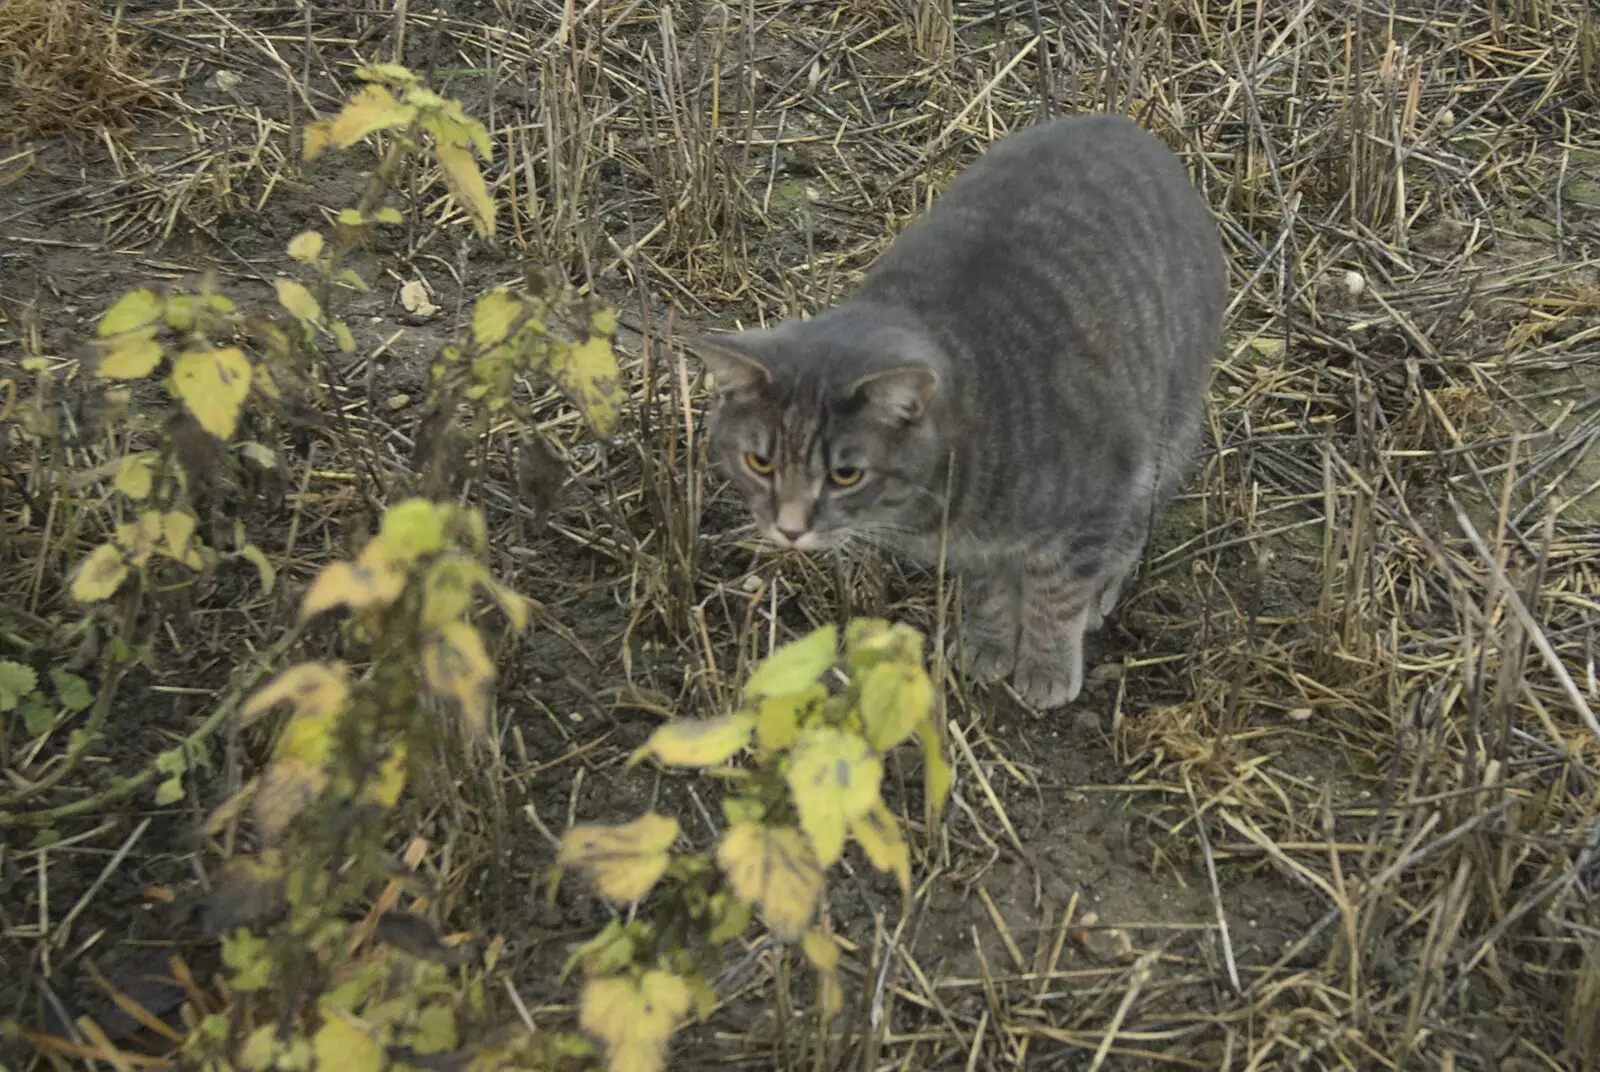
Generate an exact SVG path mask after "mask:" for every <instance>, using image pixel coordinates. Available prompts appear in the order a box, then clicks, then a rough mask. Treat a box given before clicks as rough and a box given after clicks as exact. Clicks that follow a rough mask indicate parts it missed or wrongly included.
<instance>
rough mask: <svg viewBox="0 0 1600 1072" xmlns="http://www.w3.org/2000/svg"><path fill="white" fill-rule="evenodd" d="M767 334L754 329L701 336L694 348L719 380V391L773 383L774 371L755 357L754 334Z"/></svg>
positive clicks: (753, 387) (757, 386)
mask: <svg viewBox="0 0 1600 1072" xmlns="http://www.w3.org/2000/svg"><path fill="white" fill-rule="evenodd" d="M761 334H764V333H762V332H755V331H740V332H730V333H728V334H724V335H702V336H700V337H699V338H698V339H696V340H695V341H694V343H693V344H692V345H691V349H693V350H694V351H695V353H697V354H699V355H700V360H701V362H703V363H704V364H705V366H706V370H707V371H708V372H710V373H711V377H712V379H714V380H715V381H716V389H717V393H718V394H724V395H725V394H733V393H743V392H746V391H753V390H757V389H759V388H762V387H765V386H767V385H768V384H770V383H771V382H772V370H771V369H769V368H767V366H766V365H765V364H763V363H762V361H761V359H760V358H759V357H758V356H756V355H757V350H758V347H757V346H755V345H753V344H754V343H755V342H756V341H757V340H756V339H755V338H753V337H752V336H757V335H761Z"/></svg>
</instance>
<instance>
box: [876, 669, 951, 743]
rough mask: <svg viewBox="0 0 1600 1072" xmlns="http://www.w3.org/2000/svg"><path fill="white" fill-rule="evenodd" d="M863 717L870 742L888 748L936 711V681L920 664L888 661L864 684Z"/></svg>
mask: <svg viewBox="0 0 1600 1072" xmlns="http://www.w3.org/2000/svg"><path fill="white" fill-rule="evenodd" d="M860 704H861V721H862V724H863V726H864V727H865V729H866V734H867V743H868V744H870V745H872V747H873V749H874V750H876V751H877V752H879V753H883V752H887V751H889V749H891V748H893V747H894V746H895V745H897V744H899V743H900V742H901V741H903V740H905V739H906V738H907V737H909V736H911V734H912V732H913V731H914V730H915V729H916V728H917V726H918V725H920V724H921V722H922V720H923V719H925V718H927V717H928V716H929V715H930V714H932V712H933V681H932V680H930V679H929V677H928V672H927V671H926V670H924V669H923V668H922V667H921V666H919V665H916V664H907V663H898V662H889V661H884V662H881V663H879V664H878V665H877V666H874V667H873V668H872V669H871V670H869V671H868V672H867V680H866V681H865V682H863V683H862V685H861V700H860Z"/></svg>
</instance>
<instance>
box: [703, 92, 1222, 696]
mask: <svg viewBox="0 0 1600 1072" xmlns="http://www.w3.org/2000/svg"><path fill="white" fill-rule="evenodd" d="M1226 301H1227V275H1226V266H1225V264H1224V261H1223V253H1222V248H1221V242H1220V240H1219V237H1218V232H1217V227H1216V224H1215V222H1214V221H1213V219H1212V217H1211V214H1210V212H1209V211H1208V209H1207V207H1206V204H1205V203H1204V201H1203V200H1202V199H1201V197H1200V196H1199V195H1198V194H1197V193H1196V191H1195V189H1194V187H1193V186H1192V185H1190V182H1189V179H1188V176H1187V174H1186V173H1185V171H1184V169H1183V166H1182V164H1181V163H1180V162H1179V160H1178V159H1177V157H1176V156H1174V155H1173V154H1172V153H1171V152H1170V151H1169V150H1168V149H1167V148H1166V147H1165V146H1164V145H1163V144H1162V143H1161V142H1160V141H1159V140H1157V139H1156V138H1155V137H1154V136H1153V135H1151V134H1148V133H1146V132H1145V131H1144V130H1142V129H1140V127H1139V126H1138V125H1136V124H1135V123H1134V122H1132V121H1131V120H1129V119H1125V118H1122V117H1120V116H1111V115H1096V116H1080V117H1074V118H1069V119H1061V120H1056V121H1054V122H1049V123H1044V124H1041V125H1038V126H1034V127H1031V128H1028V129H1026V130H1024V131H1022V132H1020V133H1017V134H1013V135H1011V136H1009V137H1006V138H1004V139H1001V140H1000V141H998V142H996V143H994V144H993V145H991V146H990V147H989V149H988V150H987V152H986V153H985V154H984V155H983V157H982V158H981V159H979V160H978V162H977V163H975V164H974V165H972V167H970V168H969V169H967V170H966V171H965V172H964V173H963V174H961V175H960V176H959V177H958V178H957V179H956V180H955V181H954V182H953V183H951V184H950V186H949V188H948V189H947V190H946V191H945V192H944V194H943V195H942V196H941V197H940V198H939V199H938V200H937V201H936V203H935V205H934V207H933V209H932V211H930V212H929V213H928V214H927V215H926V216H925V217H924V218H922V219H920V220H918V221H917V222H916V223H914V224H912V225H911V226H910V227H909V228H907V229H906V231H905V232H904V233H903V234H902V235H901V236H900V237H899V239H898V240H897V241H896V242H895V243H894V244H893V245H892V246H891V247H890V248H889V249H888V251H887V252H885V253H884V254H883V256H882V257H880V258H879V259H878V261H877V262H876V263H875V264H874V265H873V266H872V268H871V270H870V271H869V272H868V273H867V274H866V277H865V279H864V280H863V282H862V284H861V286H860V288H859V290H858V291H857V292H856V294H855V295H854V296H852V297H851V298H849V299H848V300H846V301H844V302H843V303H841V304H839V305H838V306H836V307H835V308H832V309H829V310H828V311H826V312H824V313H821V314H820V315H818V316H816V317H814V318H812V319H810V320H805V321H787V322H784V323H782V324H780V325H778V326H777V327H775V328H773V329H771V330H753V331H744V332H738V333H730V334H718V335H713V336H710V337H708V338H703V339H701V340H699V341H698V343H697V344H696V349H697V350H698V351H699V353H700V355H701V357H702V358H703V360H704V361H705V363H706V365H707V367H708V368H709V369H710V371H711V372H712V374H713V375H714V377H715V379H716V387H717V391H718V398H717V401H716V403H715V405H714V407H713V412H712V417H711V431H710V442H711V452H712V455H713V457H714V458H715V459H716V461H717V462H718V464H720V465H721V466H722V468H723V469H724V471H725V472H727V473H728V475H729V476H730V477H731V478H732V480H733V481H734V483H735V484H736V485H737V487H738V488H739V489H740V490H741V491H742V493H743V494H744V496H745V498H746V499H747V500H748V503H749V506H750V509H751V511H752V513H753V514H754V515H755V519H756V521H757V522H758V523H759V525H760V527H761V528H762V530H763V531H764V532H765V534H766V535H767V536H768V538H770V539H771V540H772V541H773V542H775V543H777V544H778V545H780V546H784V547H793V548H799V549H801V550H811V549H817V548H829V547H835V546H838V545H840V544H841V543H843V542H845V541H847V540H850V539H852V538H865V539H870V540H873V541H876V542H879V543H882V544H886V545H888V546H889V547H890V548H892V549H894V550H897V551H899V552H901V553H904V554H908V555H910V556H912V557H914V558H918V559H921V560H922V561H923V562H925V563H934V562H937V560H938V559H937V556H938V554H939V549H940V543H941V541H940V531H941V527H942V526H943V525H944V524H945V523H946V522H948V529H947V530H946V543H945V548H946V554H947V560H948V562H949V563H950V565H951V566H952V567H953V568H954V569H957V570H959V571H960V573H961V574H962V578H963V579H962V589H963V592H964V598H965V604H964V607H963V611H962V618H963V647H964V649H965V653H966V655H967V658H968V670H969V672H970V673H971V674H972V675H973V676H975V677H978V678H980V679H982V680H989V681H994V680H999V679H1003V678H1007V677H1009V678H1010V680H1011V682H1012V684H1013V686H1014V687H1015V689H1016V690H1017V693H1018V695H1020V696H1021V697H1022V699H1023V700H1024V701H1026V702H1027V703H1029V704H1031V705H1032V706H1034V707H1036V708H1039V709H1048V708H1052V707H1058V706H1060V705H1062V704H1065V703H1069V702H1071V701H1072V700H1074V699H1076V698H1077V696H1078V693H1079V690H1080V689H1081V688H1082V685H1083V638H1084V634H1085V632H1086V631H1088V630H1091V629H1097V628H1099V626H1100V624H1101V621H1102V619H1103V618H1104V617H1105V616H1106V615H1108V614H1109V613H1110V612H1111V609H1112V607H1113V606H1115V604H1116V602H1117V600H1118V599H1119V598H1120V597H1121V595H1122V591H1123V588H1124V587H1125V586H1126V584H1127V582H1128V580H1129V578H1130V577H1131V576H1132V574H1133V572H1134V571H1135V569H1136V568H1137V566H1138V563H1139V560H1140V558H1141V555H1142V551H1143V547H1144V543H1145V538H1146V535H1147V532H1148V526H1149V522H1150V520H1151V518H1152V517H1153V516H1154V514H1155V512H1156V510H1157V509H1159V507H1160V506H1161V505H1162V504H1163V503H1164V502H1165V501H1166V500H1167V498H1168V496H1170V495H1171V493H1172V492H1173V491H1174V490H1175V488H1176V486H1177V484H1178V483H1179V481H1180V480H1181V478H1182V477H1183V476H1184V474H1185V473H1186V471H1187V470H1188V469H1189V465H1190V461H1191V458H1192V457H1193V455H1194V453H1195V449H1196V447H1197V446H1198V442H1199V430H1200V424H1201V418H1202V415H1203V412H1204V401H1203V399H1204V392H1205V387H1206V384H1207V381H1208V380H1209V377H1210V371H1211V362H1212V359H1213V357H1214V355H1215V353H1216V351H1217V350H1218V348H1219V342H1220V336H1221V330H1222V317H1223V310H1224V306H1225V304H1226Z"/></svg>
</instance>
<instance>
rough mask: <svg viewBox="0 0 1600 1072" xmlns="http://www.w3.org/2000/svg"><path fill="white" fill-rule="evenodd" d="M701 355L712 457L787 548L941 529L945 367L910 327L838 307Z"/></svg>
mask: <svg viewBox="0 0 1600 1072" xmlns="http://www.w3.org/2000/svg"><path fill="white" fill-rule="evenodd" d="M695 349H696V350H697V351H698V352H699V354H700V356H701V359H702V360H703V361H704V362H705V364H706V367H707V368H708V369H709V370H710V371H711V374H712V376H713V377H714V378H715V380H716V391H717V399H716V402H715V405H714V407H713V409H712V415H711V424H710V429H711V430H710V437H711V455H712V460H713V461H714V462H716V463H717V464H718V465H719V466H721V468H722V470H723V471H724V472H725V473H727V475H728V476H729V478H730V479H731V480H732V481H733V483H734V485H735V486H736V487H737V488H738V489H739V491H740V492H741V493H742V494H743V495H744V498H745V502H746V504H747V505H748V506H749V508H750V512H751V514H752V515H753V516H754V519H755V521H756V524H757V526H758V527H759V528H760V530H761V532H762V534H763V535H764V536H765V537H766V538H767V539H769V540H771V541H772V542H773V543H775V544H777V545H778V546H780V547H794V548H798V549H800V550H807V551H808V550H813V549H817V548H826V547H835V546H838V545H840V544H842V543H844V542H845V541H847V540H848V539H850V538H851V537H856V536H865V537H879V538H892V536H893V535H894V534H895V533H896V532H904V531H906V530H907V529H917V530H923V529H926V528H927V527H928V524H929V519H930V517H931V518H932V519H933V524H935V525H936V524H937V519H938V516H939V510H938V506H937V504H938V502H939V499H940V496H941V495H942V494H943V490H944V489H943V484H942V478H941V476H940V474H941V473H942V471H943V470H942V468H941V466H942V463H943V461H944V445H943V444H942V442H941V437H940V435H939V430H938V427H937V417H938V411H939V408H940V406H939V403H940V390H941V385H942V383H943V382H944V379H945V377H944V375H943V372H944V369H945V368H946V362H945V360H944V357H943V354H942V352H941V351H940V349H939V346H938V344H937V342H936V341H935V340H934V339H933V338H932V337H931V336H930V335H928V333H927V332H925V331H923V330H922V329H921V328H919V327H917V326H916V325H915V324H914V323H910V322H902V321H897V320H890V321H888V322H881V321H880V320H879V318H877V317H874V316H872V315H870V314H869V315H863V314H862V313H861V312H859V311H847V310H834V311H832V312H830V313H824V314H823V315H822V316H819V317H817V318H815V319H812V320H807V321H789V322H786V323H784V324H781V325H779V326H778V327H776V328H773V329H770V330H757V331H743V332H737V333H730V334H718V335H711V336H707V337H704V338H702V339H700V340H699V342H698V344H697V345H696V347H695Z"/></svg>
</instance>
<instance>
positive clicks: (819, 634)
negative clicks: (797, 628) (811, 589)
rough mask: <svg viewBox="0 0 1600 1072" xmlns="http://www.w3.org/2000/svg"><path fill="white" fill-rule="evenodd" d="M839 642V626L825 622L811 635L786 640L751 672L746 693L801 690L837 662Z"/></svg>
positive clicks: (752, 696) (775, 693)
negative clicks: (836, 652) (786, 641)
mask: <svg viewBox="0 0 1600 1072" xmlns="http://www.w3.org/2000/svg"><path fill="white" fill-rule="evenodd" d="M838 642H839V631H838V629H836V628H835V627H833V626H831V625H825V626H823V627H822V628H821V629H818V630H816V631H814V632H812V633H811V634H810V635H808V636H804V637H801V638H800V639H799V640H794V641H790V642H789V643H787V644H784V645H783V646H782V647H780V648H778V649H777V650H776V651H774V652H773V653H772V654H771V655H769V656H767V657H766V658H765V659H763V660H762V661H761V662H760V664H758V665H757V666H756V668H755V669H754V670H752V671H751V672H750V680H749V681H748V682H746V683H745V687H744V691H745V695H746V696H748V697H749V698H750V699H752V700H755V699H758V698H760V697H763V696H788V695H791V694H792V693H796V692H800V691H801V690H803V689H805V688H806V687H807V686H809V685H811V684H813V683H814V682H816V681H817V680H818V679H819V678H821V677H822V675H823V673H824V672H825V671H826V670H827V669H828V667H830V666H832V665H833V660H834V655H835V649H836V647H837V645H838Z"/></svg>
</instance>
